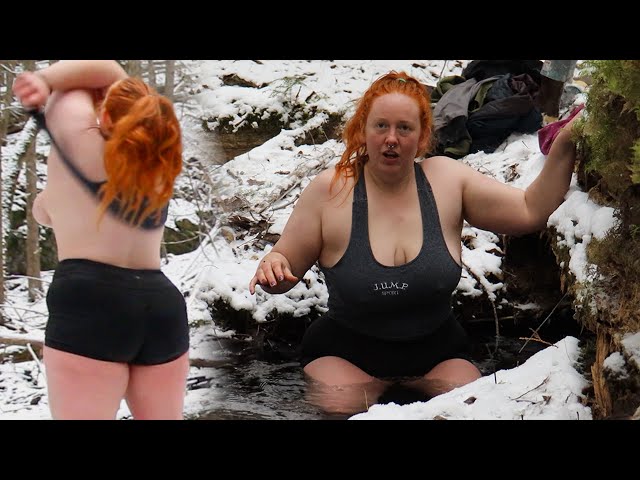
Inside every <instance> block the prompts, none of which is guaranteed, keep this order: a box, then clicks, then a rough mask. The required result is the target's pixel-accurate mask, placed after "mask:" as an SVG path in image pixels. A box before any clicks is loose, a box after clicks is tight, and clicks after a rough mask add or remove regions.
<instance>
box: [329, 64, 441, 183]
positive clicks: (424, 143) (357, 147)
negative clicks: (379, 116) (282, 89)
mask: <svg viewBox="0 0 640 480" xmlns="http://www.w3.org/2000/svg"><path fill="white" fill-rule="evenodd" d="M388 93H401V94H403V95H406V96H408V97H411V98H412V99H414V100H415V101H416V103H417V104H418V107H419V108H420V140H419V143H418V152H417V153H418V156H422V155H424V154H426V153H427V152H428V151H429V149H430V147H431V140H432V136H431V131H432V127H433V121H432V116H431V97H430V94H429V92H428V91H427V87H426V86H425V85H424V84H422V83H420V82H419V81H418V80H416V79H415V78H413V77H411V76H409V75H407V74H406V73H405V72H399V73H398V72H395V71H391V72H389V73H387V74H385V75H383V76H382V77H380V78H378V79H377V80H376V81H375V82H373V83H372V84H371V86H370V87H369V88H368V89H367V91H366V92H365V93H364V95H363V96H362V98H360V100H359V101H358V103H357V105H356V111H355V113H354V114H353V116H352V117H351V119H349V121H348V122H347V123H346V125H345V127H344V131H343V133H342V139H343V140H344V143H345V146H346V148H345V151H344V153H343V154H342V157H341V158H340V161H339V162H338V163H337V164H336V171H335V174H334V175H333V179H332V180H331V188H333V186H334V184H335V183H336V182H337V181H338V179H339V178H341V177H343V178H348V177H353V178H354V184H355V183H356V182H357V181H358V177H359V176H360V174H361V172H362V168H363V167H364V164H365V163H367V160H369V156H368V154H367V144H366V139H365V126H366V123H367V117H368V116H369V112H370V111H371V105H372V104H373V101H374V100H375V99H376V98H378V97H381V96H383V95H386V94H388ZM343 186H344V185H343Z"/></svg>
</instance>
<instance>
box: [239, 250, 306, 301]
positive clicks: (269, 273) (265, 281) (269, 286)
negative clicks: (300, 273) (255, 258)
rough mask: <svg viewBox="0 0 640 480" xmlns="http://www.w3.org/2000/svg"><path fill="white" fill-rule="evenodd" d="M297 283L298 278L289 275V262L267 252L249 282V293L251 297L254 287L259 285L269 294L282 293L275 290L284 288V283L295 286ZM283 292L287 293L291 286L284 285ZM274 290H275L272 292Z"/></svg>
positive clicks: (276, 253) (275, 253)
mask: <svg viewBox="0 0 640 480" xmlns="http://www.w3.org/2000/svg"><path fill="white" fill-rule="evenodd" d="M298 281H299V279H298V277H296V276H295V275H293V273H291V265H289V261H288V260H287V259H286V258H285V257H284V255H282V254H281V253H278V252H269V253H268V254H266V255H265V256H264V257H263V259H262V260H261V261H260V263H259V264H258V268H257V269H256V273H255V275H254V276H253V278H252V279H251V282H249V293H251V295H253V294H254V293H255V291H256V285H260V286H261V287H262V288H263V289H264V290H265V291H267V292H269V293H282V292H279V291H276V290H279V289H277V288H276V287H278V286H279V285H280V286H285V285H283V284H284V283H291V284H293V285H295V284H296V283H297V282H298ZM286 287H288V288H286V289H285V290H284V291H287V290H288V289H290V288H291V287H292V285H286ZM274 289H275V290H274Z"/></svg>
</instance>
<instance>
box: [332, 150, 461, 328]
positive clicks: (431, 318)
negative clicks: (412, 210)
mask: <svg viewBox="0 0 640 480" xmlns="http://www.w3.org/2000/svg"><path fill="white" fill-rule="evenodd" d="M415 173H416V184H417V187H418V198H419V202H420V211H421V214H422V248H421V249H420V253H418V256H417V257H416V258H415V259H413V260H411V261H410V262H408V263H406V264H404V265H398V266H392V267H389V266H385V265H382V264H380V263H379V262H378V261H377V260H376V259H375V258H374V256H373V252H372V250H371V244H370V243H369V223H368V215H369V212H368V204H367V189H366V185H365V181H364V174H362V175H360V178H359V179H358V182H357V183H356V186H355V189H354V195H353V207H352V212H353V213H352V221H351V238H350V240H349V245H348V246H347V250H346V251H345V253H344V255H343V256H342V258H341V259H340V260H339V261H338V263H336V265H334V266H333V267H331V268H322V267H321V270H322V272H323V273H324V276H325V280H326V282H327V288H328V290H329V305H328V307H329V311H328V313H327V315H328V316H330V317H331V318H334V319H335V320H336V321H337V322H338V323H340V324H342V325H344V326H345V327H347V328H350V329H352V330H355V331H357V332H360V333H362V334H364V335H369V336H372V337H376V338H381V339H386V340H407V339H411V338H419V337H423V336H425V335H428V334H429V333H431V332H433V331H434V330H436V329H437V328H438V327H439V326H441V325H442V324H443V323H444V322H445V321H446V320H447V319H448V318H449V317H450V316H451V314H452V310H451V294H452V293H453V290H454V289H455V288H456V286H457V285H458V282H459V281H460V274H461V271H462V269H461V267H460V265H458V264H457V263H456V262H455V261H454V259H453V258H452V257H451V254H450V253H449V250H448V249H447V245H446V243H445V241H444V237H443V235H442V228H441V227H440V219H439V217H438V210H437V207H436V203H435V200H434V197H433V192H432V191H431V186H430V185H429V181H428V180H427V177H426V176H425V174H424V172H423V171H422V168H421V166H420V165H419V164H418V163H415Z"/></svg>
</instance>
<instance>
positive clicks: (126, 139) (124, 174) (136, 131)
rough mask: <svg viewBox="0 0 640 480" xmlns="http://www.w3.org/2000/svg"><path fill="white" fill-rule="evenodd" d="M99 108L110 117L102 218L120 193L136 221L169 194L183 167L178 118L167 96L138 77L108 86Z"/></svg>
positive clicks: (156, 209)
mask: <svg viewBox="0 0 640 480" xmlns="http://www.w3.org/2000/svg"><path fill="white" fill-rule="evenodd" d="M102 108H103V109H104V111H105V112H106V113H107V114H108V116H109V118H110V120H111V126H110V128H109V129H108V132H107V139H106V141H105V147H104V166H105V170H106V173H107V183H106V184H105V185H103V186H102V188H101V190H100V193H101V196H102V198H101V202H100V206H99V208H100V218H102V215H104V212H105V211H106V209H107V208H108V206H109V204H110V203H111V202H112V201H113V200H114V199H116V198H117V199H118V200H119V201H120V205H121V206H122V212H121V214H122V215H123V217H124V218H129V215H131V217H130V218H131V223H132V224H134V225H138V224H140V223H141V222H142V221H143V220H145V219H146V218H148V217H149V216H150V215H151V214H152V213H154V212H155V213H154V215H153V216H154V217H156V218H159V217H160V214H161V209H162V207H164V206H165V205H166V204H167V203H168V202H169V200H170V199H171V196H172V195H173V184H174V181H175V179H176V177H177V176H178V174H179V173H180V171H181V170H182V137H181V133H180V124H179V122H178V119H177V117H176V114H175V112H174V109H173V104H172V103H171V101H170V100H169V99H167V98H166V97H163V96H161V95H159V94H158V93H157V92H156V91H155V90H154V89H152V88H151V87H149V86H148V85H147V84H146V83H145V82H144V81H143V80H141V79H139V78H134V77H129V78H125V79H123V80H121V81H119V82H117V83H115V84H113V86H112V87H111V88H110V89H109V91H108V92H107V95H106V98H105V99H104V102H103V103H102Z"/></svg>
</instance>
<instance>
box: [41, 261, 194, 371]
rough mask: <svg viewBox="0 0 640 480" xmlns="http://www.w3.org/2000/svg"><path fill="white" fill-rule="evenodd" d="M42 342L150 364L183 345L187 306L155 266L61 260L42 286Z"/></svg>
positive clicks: (168, 357) (115, 359)
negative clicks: (44, 296) (44, 305)
mask: <svg viewBox="0 0 640 480" xmlns="http://www.w3.org/2000/svg"><path fill="white" fill-rule="evenodd" d="M47 307H48V308H49V321H48V322H47V327H46V329H45V345H46V346H48V347H51V348H55V349H57V350H63V351H65V352H69V353H75V354H77V355H82V356H85V357H89V358H93V359H96V360H105V361H109V362H119V363H128V364H134V365H156V364H160V363H166V362H170V361H171V360H175V359H176V358H178V357H179V356H180V355H182V354H183V353H185V352H186V351H187V350H188V349H189V325H188V322H187V308H186V304H185V301H184V297H183V296H182V294H181V293H180V291H179V290H178V289H177V288H176V287H175V286H174V285H173V283H171V281H170V280H169V279H168V278H167V277H166V276H165V275H164V274H163V273H162V272H161V271H160V270H136V269H129V268H122V267H116V266H113V265H107V264H104V263H100V262H95V261H92V260H85V259H68V260H62V261H61V262H60V263H59V264H58V267H57V268H56V271H55V273H54V275H53V281H52V282H51V285H50V286H49V291H48V292H47Z"/></svg>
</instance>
